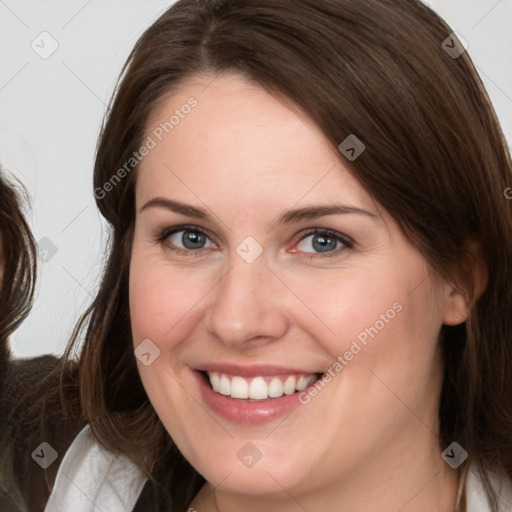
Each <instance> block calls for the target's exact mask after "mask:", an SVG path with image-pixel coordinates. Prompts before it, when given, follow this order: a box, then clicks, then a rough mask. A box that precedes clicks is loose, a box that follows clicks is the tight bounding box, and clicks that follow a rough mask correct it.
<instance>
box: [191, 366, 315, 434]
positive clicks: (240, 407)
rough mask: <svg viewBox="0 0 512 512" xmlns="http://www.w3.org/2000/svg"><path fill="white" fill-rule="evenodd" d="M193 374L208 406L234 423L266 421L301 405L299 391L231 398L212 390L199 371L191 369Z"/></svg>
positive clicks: (280, 416)
mask: <svg viewBox="0 0 512 512" xmlns="http://www.w3.org/2000/svg"><path fill="white" fill-rule="evenodd" d="M193 374H194V375H195V377H196V379H197V380H198V382H199V388H200V389H201V394H202V396H203V399H204V401H205V402H206V404H207V405H208V406H209V408H210V409H211V410H213V411H214V412H215V413H217V414H218V415H220V416H222V417H223V418H225V419H227V420H229V421H233V422H236V423H243V424H246V425H257V424H261V423H268V422H271V421H273V420H277V419H279V418H282V417H283V416H286V415H288V414H290V413H291V412H292V411H293V410H294V409H296V408H297V407H299V406H300V405H302V404H301V403H300V401H299V392H296V393H294V394H293V395H283V396H282V397H279V398H270V399H268V400H261V401H257V402H249V401H248V400H243V399H239V398H231V397H230V396H225V395H221V394H220V393H216V392H215V391H213V389H211V388H210V386H208V384H207V383H206V382H205V379H204V376H203V375H202V373H201V372H199V371H195V370H193ZM306 390H307V388H306ZM303 391H304V390H302V391H301V392H303Z"/></svg>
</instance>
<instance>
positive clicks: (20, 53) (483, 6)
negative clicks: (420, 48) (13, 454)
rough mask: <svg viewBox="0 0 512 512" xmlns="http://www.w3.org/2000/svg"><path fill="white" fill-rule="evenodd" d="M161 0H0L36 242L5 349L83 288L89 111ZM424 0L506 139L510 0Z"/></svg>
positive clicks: (98, 226) (4, 128) (76, 298)
mask: <svg viewBox="0 0 512 512" xmlns="http://www.w3.org/2000/svg"><path fill="white" fill-rule="evenodd" d="M172 3H173V2H170V1H169V0H167V1H163V0H161V1H158V0H144V1H142V0H139V1H135V0H102V1H100V0H89V1H86V0H65V1H64V0H61V1H56V0H54V1H49V0H45V1H44V2H41V1H39V0H37V1H36V0H31V1H28V0H0V62H1V65H0V163H1V164H2V166H3V168H4V169H6V170H7V171H8V172H10V173H11V174H13V175H14V176H16V177H18V178H19V179H20V180H21V181H22V182H23V184H24V185H25V186H26V188H27V190H28V192H29V196H30V201H31V205H32V208H31V209H30V210H29V211H28V212H27V216H28V220H29V222H30V225H31V227H32V229H33V232H34V236H35V238H36V240H38V241H41V244H40V245H41V247H42V248H43V249H44V250H47V251H48V252H47V253H44V252H43V253H41V257H45V255H46V258H47V259H48V261H47V262H41V263H40V276H39V280H38V293H37V299H36V302H35V305H34V308H33V310H32V313H31V314H30V316H29V318H28V319H27V321H26V322H25V323H24V324H23V325H22V327H21V328H20V329H19V330H18V332H17V333H15V335H14V336H13V339H12V343H11V347H12V350H13V353H14V355H15V356H17V357H29V356H35V355H39V354H45V353H54V354H61V353H62V352H63V350H64V347H65V345H66V342H67V340H68V338H69V335H70V333H71V330H72V328H73V325H74V323H75V322H76V320H77V319H78V317H79V315H80V313H81V312H82V311H83V310H84V309H85V307H86V306H87V305H88V304H89V303H90V301H91V299H92V298H93V296H94V293H95V291H96V289H97V284H98V280H99V276H100V273H101V268H102V249H103V246H104V241H105V238H106V237H105V235H106V230H105V225H104V224H103V222H102V221H101V219H100V216H99V214H98V213H97V211H96V206H95V204H94V196H93V190H92V167H93V158H94V150H95V146H96V139H97V136H98V132H99V127H100V123H101V120H102V116H103V113H104V111H105V107H106V103H107V102H108V99H109V97H110V94H111V92H112V89H113V87H114V84H115V80H116V78H117V75H118V73H119V71H120V69H121V66H122V64H123V62H124V60H125V59H126V57H127V56H128V53H129V51H130V49H131V48H132V46H133V44H134V43H135V41H136V40H137V38H138V36H139V35H140V34H141V33H142V31H143V30H144V29H145V28H146V27H147V26H148V25H149V24H150V23H151V22H152V21H153V20H154V19H156V18H157V17H158V15H159V14H160V13H161V12H163V11H164V10H165V8H166V7H168V6H169V5H171V4H172ZM426 3H428V4H429V5H430V6H431V7H432V8H434V9H435V10H436V11H437V12H439V14H440V15H441V16H442V17H444V18H445V19H446V21H447V22H448V23H449V24H450V25H451V27H452V28H453V30H455V31H457V32H458V33H460V34H461V35H462V36H463V38H464V39H465V40H466V41H467V42H468V43H469V48H468V51H469V53H470V55H471V56H472V58H473V60H474V61H475V63H476V65H477V67H478V70H479V72H480V74H481V76H482V78H483V80H484V83H485V84H486V87H487V89H488V91H489V94H490V96H491V99H492V101H493V103H494V106H495V108H496V110H497V112H498V116H499V117H500V120H501V123H502V126H503V129H504V131H505V134H506V136H507V138H508V140H509V142H512V30H511V28H510V27H511V26H512V0H500V1H497V0H458V1H457V0H429V1H428V2H426ZM43 32H47V33H48V34H49V35H44V34H43V35H41V34H42V33H43ZM440 43H441V42H440ZM57 44H58V47H57V49H56V50H55V51H54V52H53V53H52V54H51V55H49V56H47V55H46V53H49V52H50V50H52V48H53V46H56V45H57ZM41 55H42V56H41ZM43 57H47V58H43ZM42 240H44V241H42ZM47 240H50V241H51V244H50V243H49V242H48V241H47ZM52 250H53V252H55V251H56V253H55V254H53V253H52Z"/></svg>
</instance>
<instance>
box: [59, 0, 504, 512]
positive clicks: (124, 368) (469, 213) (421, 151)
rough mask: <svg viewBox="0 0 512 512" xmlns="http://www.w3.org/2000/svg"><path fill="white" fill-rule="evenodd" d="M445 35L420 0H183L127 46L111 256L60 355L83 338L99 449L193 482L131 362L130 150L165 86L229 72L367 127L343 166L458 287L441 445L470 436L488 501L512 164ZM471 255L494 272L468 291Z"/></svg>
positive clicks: (101, 166)
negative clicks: (464, 303) (462, 309)
mask: <svg viewBox="0 0 512 512" xmlns="http://www.w3.org/2000/svg"><path fill="white" fill-rule="evenodd" d="M451 33H452V30H451V29H450V27H449V26H448V25H447V24H446V23H445V22H444V21H443V20H442V19H441V18H440V17H439V16H438V15H437V14H435V13H434V12H433V11H432V10H431V9H430V8H428V7H427V6H425V5H424V4H422V3H421V2H420V1H418V0H372V1H369V0H296V1H294V2H290V1H289V0H179V1H178V2H176V3H175V4H174V5H173V6H172V7H171V8H169V9H168V10H167V11H166V12H164V13H163V15H161V17H160V18H159V19H157V20H156V21H155V22H154V23H153V24H152V25H151V26H150V27H149V28H148V29H147V30H146V32H145V33H144V34H143V35H142V36H141V38H140V39H139V40H138V42H137V43H136V45H135V47H134V49H133V51H132V52H131V54H130V56H129V58H128V61H127V62H126V64H125V66H124V68H123V71H122V74H121V77H120V81H119V82H118V86H117V89H116V92H115V94H114V96H113V99H112V101H111V103H110V105H109V108H108V112H107V114H106V117H105V120H104V124H103V127H102V132H101V135H100V138H99V142H98V146H97V154H96V161H95V167H94V189H95V195H96V201H97V206H98V208H99V210H100V212H101V214H102V215H103V217H104V218H105V219H106V220H107V222H108V223H109V225H110V228H111V239H110V243H109V252H108V259H107V262H106V266H105V269H104V273H103V279H102V282H101V287H100V289H99V292H98V294H97V296H96V298H95V299H94V302H93V304H92V305H91V307H90V308H89V310H88V311H87V312H86V314H85V315H84V317H83V318H82V320H81V322H80V323H79V325H78V326H77V328H76V330H75V333H74V335H73V339H72V341H71V343H70V345H69V346H68V350H67V357H69V358H70V357H71V353H72V351H73V349H74V348H76V347H78V343H79V341H80V340H82V338H83V347H82V350H81V353H80V356H79V380H80V401H81V407H82V411H83V414H84V415H85V417H86V419H87V421H89V423H90V424H91V427H92V429H93V431H94V433H95V434H96V436H97V438H98V439H99V441H100V442H101V443H103V444H104V445H105V446H106V447H107V448H109V449H111V450H113V451H120V452H123V453H125V454H126V455H127V456H129V457H131V458H132V459H133V460H134V461H135V462H136V463H137V464H139V465H140V467H141V468H143V469H144V470H145V471H146V472H147V474H148V475H155V474H156V473H157V472H158V470H159V469H158V468H160V470H162V471H163V469H164V468H166V469H167V471H168V474H169V472H170V473H171V476H173V475H174V478H172V477H170V478H169V482H170V483H169V486H170V487H169V489H170V494H171V501H172V503H173V504H174V505H176V506H177V507H185V506H186V505H187V504H188V503H189V502H190V500H191V499H192V497H193V495H194V493H195V492H196V491H197V489H198V488H199V486H200V485H201V483H202V482H203V481H204V480H202V477H201V476H200V475H199V474H198V473H197V472H195V470H194V469H193V468H191V467H190V466H189V465H188V463H187V462H186V461H185V459H184V458H183V456H182V455H181V454H180V453H179V451H178V450H177V449H176V447H175V446H174V444H173V442H172V440H171V439H170V438H169V435H168V434H167V433H166V431H165V429H164V427H163V425H162V424H161V422H160V421H159V419H158V417H157V415H156V413H155V411H154V410H153V408H152V406H151V404H150V402H149V400H148V397H147V395H146V393H145V391H144V388H143V386H142V383H141V380H140V378H139V375H138V371H137V366H136V364H135V358H134V355H133V346H132V343H131V331H130V314H129V306H128V268H129V259H130V249H131V241H132V236H133V227H134V219H135V195H134V188H135V181H136V174H137V168H136V165H134V166H133V169H130V168H127V167H126V163H127V162H130V159H131V158H132V157H133V154H134V152H137V150H138V149H139V148H140V147H141V145H142V144H143V140H144V136H145V134H147V133H146V131H145V130H147V129H148V126H147V121H148V117H149V115H150V113H151V112H152V111H153V110H154V109H155V107H156V106H157V105H158V104H159V101H161V100H162V98H163V97H164V95H165V94H166V93H167V92H168V91H170V90H172V89H173V88H174V89H175V88H177V87H179V85H180V83H182V82H183V81H184V80H186V79H187V78H189V77H191V76H193V75H197V74H201V73H208V74H211V75H212V76H213V75H215V74H218V73H223V72H226V71H234V72H238V73H240V74H242V75H243V76H245V77H246V78H248V79H249V80H251V81H252V82H254V83H256V84H258V85H260V86H261V87H263V88H264V89H265V90H267V91H268V92H270V93H271V94H274V95H276V96H279V97H281V98H285V99H288V100H290V104H291V105H296V106H298V107H300V108H301V109H302V111H304V112H305V113H306V114H307V115H308V116H309V117H310V118H311V119H312V120H313V121H314V123H316V125H317V126H318V127H319V128H320V130H321V131H322V133H323V134H324V135H325V137H326V139H327V140H328V141H329V142H330V143H331V144H332V146H333V148H337V147H338V145H339V144H340V143H341V142H342V141H343V140H345V139H346V138H347V136H348V135H350V134H355V135H356V136H357V137H358V138H359V139H360V140H362V141H363V143H364V144H365V146H366V149H365V151H364V153H363V154H362V155H361V156H359V157H358V158H357V159H356V160H354V161H352V162H348V161H346V160H343V161H344V163H345V164H346V165H347V167H348V169H349V170H350V172H351V173H352V174H353V175H354V176H355V177H356V178H357V179H358V180H359V182H360V183H361V184H362V185H363V186H364V187H365V189H366V190H367V191H368V192H369V193H370V194H371V195H372V196H373V197H374V198H375V200H376V201H377V202H378V203H380V204H381V205H382V206H383V207H384V208H385V209H386V210H387V211H388V212H389V214H390V215H391V216H392V217H393V218H394V219H395V221H396V222H397V223H398V224H399V225H400V226H401V228H402V229H403V231H404V232H405V233H406V235H407V236H408V238H409V239H410V240H411V242H412V243H413V244H414V245H415V246H416V247H417V248H418V250H419V251H420V252H421V253H422V254H423V256H424V257H425V259H426V260H427V261H428V263H429V264H430V265H431V267H432V268H433V269H434V270H435V271H436V272H438V273H439V275H441V276H443V277H444V278H446V279H448V280H449V281H450V282H452V283H454V284H455V285H456V286H457V287H458V288H459V289H460V290H461V291H463V292H464V293H465V294H466V296H467V298H468V301H469V303H470V305H471V309H470V316H469V319H468V320H467V321H466V322H464V323H463V324H461V325H459V326H456V327H443V328H442V330H441V333H440V341H439V342H440V343H442V347H443V351H444V368H445V369H444V381H443V389H442V393H441V397H440V399H441V402H440V403H441V405H440V411H439V420H440V432H439V437H440V447H442V448H444V447H446V446H447V445H448V444H449V443H451V442H452V441H457V442H458V443H459V444H460V445H462V446H463V447H464V448H465V450H466V451H467V452H468V453H469V459H468V462H467V463H466V464H469V462H474V463H475V464H476V465H477V467H478V468H479V470H480V473H481V476H482V478H483V480H484V484H485V486H486V490H487V492H488V494H489V498H490V502H491V505H492V509H493V511H496V509H497V504H496V497H495V496H494V494H493V492H492V488H491V487H490V485H489V481H488V479H487V473H486V472H485V469H486V468H491V469H492V470H493V471H495V472H496V473H499V474H502V475H505V476H508V477H509V478H512V397H511V391H510V390H511V389H512V382H511V376H512V312H511V306H512V286H511V283H512V267H511V264H512V257H511V256H512V255H511V248H512V201H510V200H507V198H506V197H505V195H504V191H505V190H506V189H507V187H510V186H511V182H512V170H511V169H512V164H511V158H510V153H509V151H508V148H507V145H506V141H505V139H504V136H503V133H502V131H501V128H500V126H499V123H498V120H497V117H496V114H495V112H494V110H493V107H492V105H491V102H490V100H489V97H488V95H487V93H486V91H485V89H484V86H483V84H482V82H481V80H480V78H479V76H478V74H477V72H476V70H475V67H474V65H473V63H472V61H471V59H470V57H469V55H468V53H467V52H462V54H461V55H457V56H455V55H454V54H453V53H452V54H450V52H448V51H446V50H447V48H446V46H444V47H443V41H446V40H448V41H450V39H448V38H449V37H450V34H451ZM451 41H452V43H451V44H450V47H453V46H454V44H455V43H454V42H453V41H454V40H451ZM197 108H200V100H199V106H198V107H197ZM191 115H193V113H192V114H191ZM183 122H186V120H184V121H183ZM340 158H344V157H343V156H342V155H341V154H340ZM121 169H124V172H123V171H121ZM478 261H480V262H481V264H482V266H483V267H484V268H485V271H486V273H487V276H488V282H487V283H488V284H487V288H486V290H485V292H484V293H483V294H482V295H481V296H480V297H479V298H478V299H477V298H476V297H474V291H473V290H474V281H475V279H476V276H475V273H476V268H477V266H476V265H477V262H478ZM179 475H186V477H184V478H181V477H179Z"/></svg>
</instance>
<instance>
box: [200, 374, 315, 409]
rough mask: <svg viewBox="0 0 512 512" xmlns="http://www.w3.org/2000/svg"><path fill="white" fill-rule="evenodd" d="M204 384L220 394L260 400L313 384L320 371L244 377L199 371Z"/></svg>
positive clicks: (241, 398)
mask: <svg viewBox="0 0 512 512" xmlns="http://www.w3.org/2000/svg"><path fill="white" fill-rule="evenodd" d="M201 374H202V376H203V378H204V380H205V382H206V384H207V385H208V386H209V387H210V389H212V390H213V391H215V392H216V393H218V394H220V395H224V396H226V397H231V398H234V399H240V400H245V401H247V402H261V401H269V400H272V399H276V398H280V397H282V396H284V395H293V394H294V393H297V392H299V391H302V390H303V389H305V388H307V387H308V386H311V385H312V384H314V383H315V382H316V381H317V380H318V379H319V378H320V377H321V376H322V374H321V373H314V374H296V375H275V376H256V377H251V378H245V377H241V376H238V375H228V374H226V373H222V372H207V371H201Z"/></svg>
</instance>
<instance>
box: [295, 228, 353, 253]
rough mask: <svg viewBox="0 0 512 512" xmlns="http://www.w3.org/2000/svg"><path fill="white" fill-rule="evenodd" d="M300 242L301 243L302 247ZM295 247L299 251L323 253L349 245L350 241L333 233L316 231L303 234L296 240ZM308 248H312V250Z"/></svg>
mask: <svg viewBox="0 0 512 512" xmlns="http://www.w3.org/2000/svg"><path fill="white" fill-rule="evenodd" d="M301 244H303V245H302V247H301ZM297 247H298V248H299V250H300V251H301V252H306V253H307V252H317V253H323V252H324V253H325V252H331V251H335V250H337V249H341V248H342V247H350V243H349V242H348V241H347V240H343V239H342V238H341V237H340V236H338V235H336V234H334V233H327V232H322V231H317V232H313V233H309V234H307V235H306V236H304V237H303V238H302V239H301V240H300V241H299V242H298V244H297ZM308 249H312V251H310V250H308Z"/></svg>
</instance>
